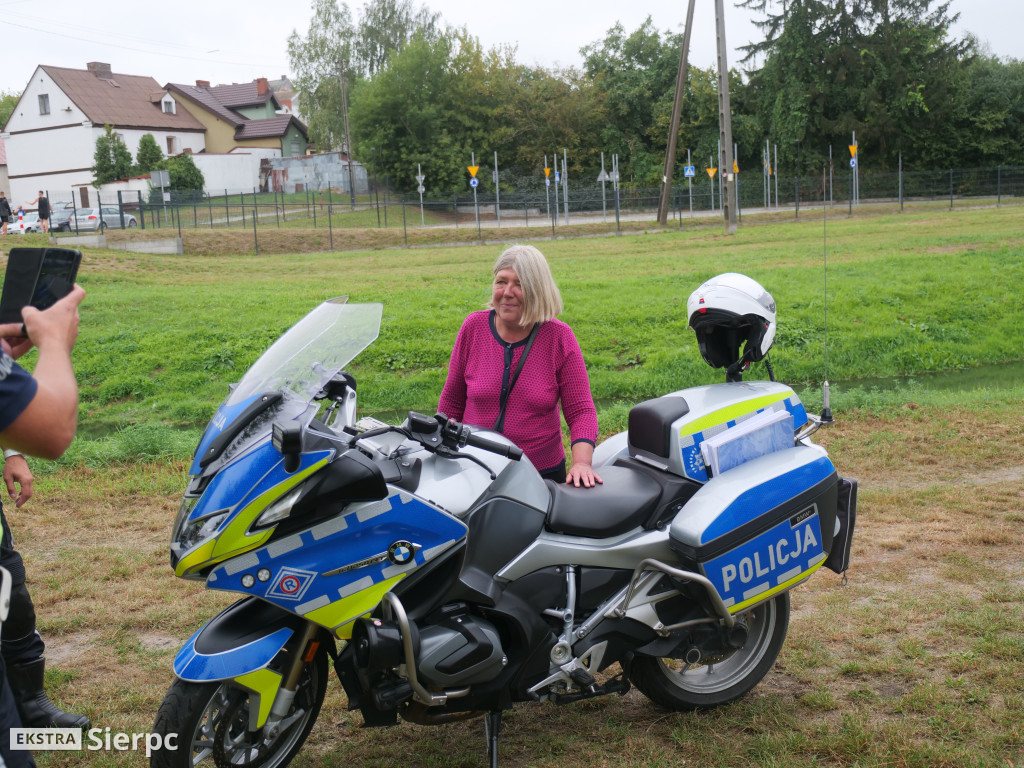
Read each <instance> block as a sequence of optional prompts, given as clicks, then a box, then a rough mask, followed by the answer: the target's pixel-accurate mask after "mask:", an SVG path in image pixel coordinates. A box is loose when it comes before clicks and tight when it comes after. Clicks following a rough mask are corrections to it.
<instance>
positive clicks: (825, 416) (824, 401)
mask: <svg viewBox="0 0 1024 768" xmlns="http://www.w3.org/2000/svg"><path fill="white" fill-rule="evenodd" d="M825 181H826V176H825V166H822V167H821V188H822V190H823V191H822V196H821V210H822V217H821V235H822V245H821V266H822V276H821V285H822V290H823V293H824V303H823V306H824V316H825V334H824V335H825V344H824V346H825V379H824V381H823V382H822V385H821V423H822V424H832V423H834V422H835V419H834V418H833V417H832V404H831V402H830V401H831V397H830V395H831V392H830V391H829V385H828V205H827V201H826V200H825V195H824V190H825Z"/></svg>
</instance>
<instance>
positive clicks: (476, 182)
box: [469, 179, 480, 189]
mask: <svg viewBox="0 0 1024 768" xmlns="http://www.w3.org/2000/svg"><path fill="white" fill-rule="evenodd" d="M469 186H471V187H473V189H476V188H477V187H478V186H480V179H470V180H469Z"/></svg>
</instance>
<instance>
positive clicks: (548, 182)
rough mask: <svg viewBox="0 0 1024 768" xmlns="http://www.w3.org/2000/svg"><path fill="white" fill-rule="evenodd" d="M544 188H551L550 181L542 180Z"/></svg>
mask: <svg viewBox="0 0 1024 768" xmlns="http://www.w3.org/2000/svg"><path fill="white" fill-rule="evenodd" d="M544 186H545V187H550V186H551V179H544Z"/></svg>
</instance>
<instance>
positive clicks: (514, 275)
mask: <svg viewBox="0 0 1024 768" xmlns="http://www.w3.org/2000/svg"><path fill="white" fill-rule="evenodd" d="M487 306H488V307H490V309H486V310H482V311H479V312H474V313H472V314H471V315H469V317H467V318H466V320H465V322H464V323H463V324H462V328H461V329H459V334H458V336H457V337H456V339H455V347H454V349H453V350H452V356H451V361H450V364H449V367H448V378H447V381H446V382H445V385H444V389H443V390H442V392H441V400H440V403H439V404H438V410H439V411H440V412H442V413H444V414H445V415H447V416H449V417H451V418H453V419H457V420H458V421H464V422H467V423H470V424H476V425H478V426H484V427H487V428H489V429H495V430H496V431H498V432H501V433H502V434H503V435H505V436H506V437H507V438H508V439H509V440H511V441H512V442H513V443H515V444H516V445H517V446H519V447H520V448H522V449H523V452H524V453H526V455H527V457H528V458H529V459H530V461H531V462H532V463H533V465H534V466H535V467H536V468H537V470H538V471H539V472H540V473H541V476H542V477H544V478H545V479H548V480H554V481H555V482H559V483H561V482H567V483H572V484H573V485H575V486H576V487H579V486H580V485H581V484H582V485H583V486H585V487H587V488H590V487H591V486H593V485H595V484H596V483H600V482H602V481H601V478H600V477H599V476H598V475H596V474H595V473H594V469H593V467H592V466H591V464H592V461H593V456H594V445H595V443H596V441H597V411H596V409H595V408H594V399H593V397H592V396H591V394H590V379H589V378H588V377H587V367H586V365H585V364H584V362H583V353H582V352H581V351H580V345H579V342H577V341H576V336H575V335H574V334H573V332H572V329H571V328H570V327H569V326H568V325H566V324H565V323H563V322H562V321H561V320H558V319H557V318H556V315H558V314H559V313H561V311H562V297H561V294H560V293H559V292H558V286H556V285H555V281H554V278H552V276H551V269H550V267H548V263H547V260H546V259H545V258H544V255H543V254H542V253H541V252H540V251H539V250H537V249H536V248H534V247H533V246H531V245H513V246H511V247H510V248H508V249H506V250H505V251H504V252H503V253H502V254H501V255H500V256H499V257H498V260H497V262H495V264H494V282H493V283H492V286H491V300H490V302H489V303H488V305H487ZM524 358H525V359H524ZM559 407H561V412H562V414H564V415H565V421H566V424H568V425H569V434H570V440H571V449H572V466H571V467H570V469H569V471H568V473H567V472H566V469H565V450H564V448H563V447H562V428H561V420H560V418H559Z"/></svg>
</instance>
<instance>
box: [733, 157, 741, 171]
mask: <svg viewBox="0 0 1024 768" xmlns="http://www.w3.org/2000/svg"><path fill="white" fill-rule="evenodd" d="M732 172H733V173H739V172H740V167H739V166H738V165H737V164H736V161H735V160H733V161H732Z"/></svg>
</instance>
